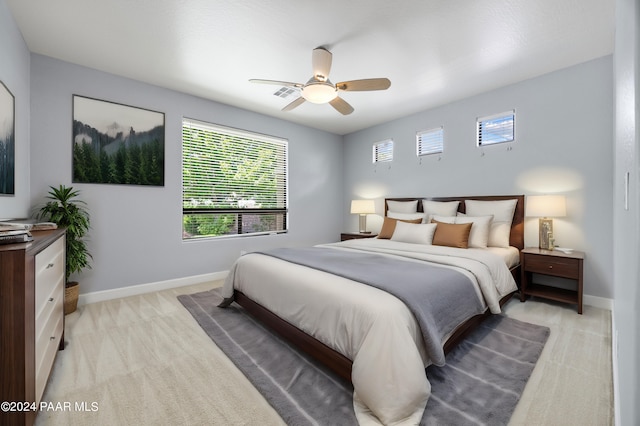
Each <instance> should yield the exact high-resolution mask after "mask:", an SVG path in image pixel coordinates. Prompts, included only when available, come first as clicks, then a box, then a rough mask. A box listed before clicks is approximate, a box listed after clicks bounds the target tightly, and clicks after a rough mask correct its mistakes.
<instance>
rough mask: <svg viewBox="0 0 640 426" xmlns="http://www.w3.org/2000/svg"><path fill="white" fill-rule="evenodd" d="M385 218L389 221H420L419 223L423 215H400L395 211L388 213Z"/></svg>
mask: <svg viewBox="0 0 640 426" xmlns="http://www.w3.org/2000/svg"><path fill="white" fill-rule="evenodd" d="M387 217H390V218H391V219H400V220H415V219H420V221H422V220H424V213H402V212H396V211H393V212H392V211H388V212H387Z"/></svg>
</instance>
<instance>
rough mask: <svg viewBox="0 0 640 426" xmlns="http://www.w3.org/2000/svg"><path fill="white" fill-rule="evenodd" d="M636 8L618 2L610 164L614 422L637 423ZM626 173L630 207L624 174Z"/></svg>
mask: <svg viewBox="0 0 640 426" xmlns="http://www.w3.org/2000/svg"><path fill="white" fill-rule="evenodd" d="M638 28H640V6H639V5H638V2H637V1H636V0H618V1H617V2H616V42H615V53H614V58H615V61H614V64H615V83H616V84H615V99H616V104H615V116H616V123H615V150H614V152H615V168H614V183H615V186H614V194H615V195H614V197H615V198H614V204H613V206H614V207H613V213H614V216H613V218H614V234H613V237H614V259H615V261H614V279H615V288H614V290H615V292H614V294H615V299H614V310H613V321H614V327H615V330H614V333H615V334H616V336H617V338H616V339H615V340H614V342H616V346H614V353H616V349H617V355H618V359H617V364H618V371H619V372H620V373H619V374H618V375H617V379H618V382H617V389H616V390H617V393H616V398H617V400H616V404H617V408H618V409H619V417H618V418H617V419H616V424H619V425H640V406H639V405H638V401H639V400H640V389H639V388H640V367H639V366H638V360H639V359H640V338H639V337H638V336H639V333H640V331H639V330H640V271H639V270H638V259H639V258H640V202H639V199H640V186H639V183H640V182H639V181H640V175H639V173H638V172H639V171H640V160H639V159H638V155H639V153H640V137H639V135H640V109H638V100H640V83H639V82H640V67H639V66H638V60H640V53H639V49H640V32H639V31H638ZM627 173H629V198H628V202H629V204H628V209H627V208H625V194H624V189H625V175H626V174H627Z"/></svg>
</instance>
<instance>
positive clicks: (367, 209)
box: [351, 200, 376, 234]
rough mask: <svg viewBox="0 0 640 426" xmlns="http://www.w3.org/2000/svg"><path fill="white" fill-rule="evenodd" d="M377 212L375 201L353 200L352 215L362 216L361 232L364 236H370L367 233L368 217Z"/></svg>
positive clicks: (360, 221)
mask: <svg viewBox="0 0 640 426" xmlns="http://www.w3.org/2000/svg"><path fill="white" fill-rule="evenodd" d="M375 212H376V206H375V204H374V203H373V200H352V201H351V214H357V215H360V220H359V225H360V226H359V228H360V229H359V231H360V233H362V234H368V232H367V215H368V214H373V213H375Z"/></svg>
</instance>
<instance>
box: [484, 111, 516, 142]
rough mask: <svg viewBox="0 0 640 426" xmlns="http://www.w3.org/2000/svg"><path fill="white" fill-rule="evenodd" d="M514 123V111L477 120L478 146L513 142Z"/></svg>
mask: <svg viewBox="0 0 640 426" xmlns="http://www.w3.org/2000/svg"><path fill="white" fill-rule="evenodd" d="M515 123H516V112H515V110H512V111H508V112H503V113H500V114H495V115H491V116H488V117H481V118H478V120H477V128H478V146H485V145H493V144H497V143H503V142H513V141H514V140H515Z"/></svg>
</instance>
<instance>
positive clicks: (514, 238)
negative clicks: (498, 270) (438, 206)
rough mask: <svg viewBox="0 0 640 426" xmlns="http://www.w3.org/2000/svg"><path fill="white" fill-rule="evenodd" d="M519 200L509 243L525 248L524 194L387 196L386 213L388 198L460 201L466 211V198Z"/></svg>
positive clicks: (398, 199) (461, 208)
mask: <svg viewBox="0 0 640 426" xmlns="http://www.w3.org/2000/svg"><path fill="white" fill-rule="evenodd" d="M513 199H516V200H518V201H517V202H516V210H515V212H514V213H513V222H511V234H510V236H509V244H510V245H512V246H513V247H517V248H518V249H520V250H522V249H523V248H524V195H478V196H470V197H405V198H385V200H384V215H385V216H386V215H387V210H388V209H389V206H388V204H387V201H388V200H391V201H413V200H432V201H460V205H459V206H458V211H459V212H460V213H464V212H465V208H466V206H465V204H464V201H465V200H479V201H500V200H513ZM422 211H423V209H422V203H421V202H418V212H422Z"/></svg>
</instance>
